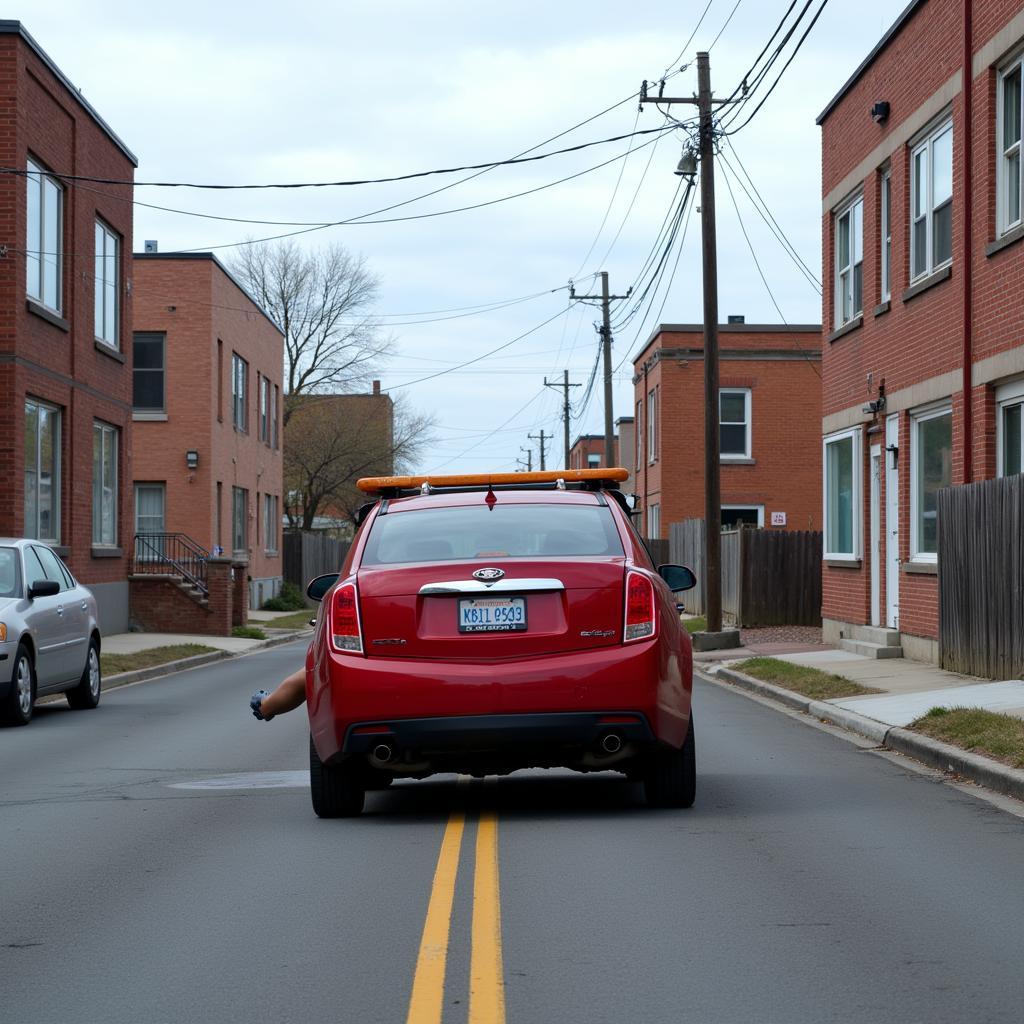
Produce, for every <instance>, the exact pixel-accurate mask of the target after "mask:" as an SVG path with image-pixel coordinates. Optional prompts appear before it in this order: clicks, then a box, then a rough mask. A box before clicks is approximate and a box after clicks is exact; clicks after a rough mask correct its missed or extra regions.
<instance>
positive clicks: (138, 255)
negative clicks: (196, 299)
mask: <svg viewBox="0 0 1024 1024" xmlns="http://www.w3.org/2000/svg"><path fill="white" fill-rule="evenodd" d="M132 259H133V260H209V261H210V262H212V263H214V264H215V265H216V266H217V267H219V268H220V272H221V273H222V274H223V275H224V276H225V277H226V278H227V279H228V280H229V281H230V282H231V283H232V284H233V285H234V286H235V287H236V288H237V289H238V290H239V291H240V292H241V293H242V294H243V295H244V296H245V297H246V298H247V299H248V300H249V301H250V302H251V303H252V304H253V305H254V306H255V307H256V309H257V310H258V311H259V312H260V313H262V314H263V316H264V317H265V318H266V320H267V322H268V323H269V324H270V325H271V326H272V327H273V328H274V330H275V331H277V333H278V334H280V335H281V337H282V338H283V337H284V331H283V330H281V327H280V325H279V324H278V323H277V322H276V321H275V320H274V318H273V317H272V316H271V315H270V314H269V313H268V312H267V311H266V310H265V309H264V308H263V307H262V306H261V305H260V304H259V303H258V302H257V301H256V300H255V299H254V298H253V297H252V296H251V295H250V294H249V289H248V288H246V287H245V285H243V284H242V282H241V281H239V280H238V278H237V277H235V275H234V274H232V273H231V271H230V270H228V268H227V267H225V266H224V264H223V263H221V261H220V260H219V259H217V257H216V255H215V254H214V253H212V252H134V253H132Z"/></svg>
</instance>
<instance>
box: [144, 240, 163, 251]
mask: <svg viewBox="0 0 1024 1024" xmlns="http://www.w3.org/2000/svg"><path fill="white" fill-rule="evenodd" d="M142 251H143V252H159V251H160V246H159V245H158V244H157V240H156V239H155V238H147V239H146V241H145V244H144V245H143V249H142Z"/></svg>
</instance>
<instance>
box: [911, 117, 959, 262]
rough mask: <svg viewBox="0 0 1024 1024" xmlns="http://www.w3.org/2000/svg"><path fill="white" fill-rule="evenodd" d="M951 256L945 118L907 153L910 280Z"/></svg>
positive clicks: (949, 132) (949, 142) (949, 131)
mask: <svg viewBox="0 0 1024 1024" xmlns="http://www.w3.org/2000/svg"><path fill="white" fill-rule="evenodd" d="M952 258H953V122H952V121H946V122H945V123H943V124H942V125H940V126H939V127H938V128H937V129H935V131H933V132H932V133H931V134H930V135H929V136H928V137H927V138H926V139H925V140H924V141H923V142H922V143H920V145H918V146H917V147H916V148H915V149H914V150H913V152H912V153H911V155H910V277H911V280H914V279H916V278H919V277H923V276H925V275H926V274H931V273H933V272H934V271H936V270H938V269H939V268H941V267H942V266H944V265H945V264H947V263H949V261H950V260H952Z"/></svg>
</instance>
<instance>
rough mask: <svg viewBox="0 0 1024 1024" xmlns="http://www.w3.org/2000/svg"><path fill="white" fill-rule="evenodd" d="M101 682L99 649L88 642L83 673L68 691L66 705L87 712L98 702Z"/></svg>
mask: <svg viewBox="0 0 1024 1024" xmlns="http://www.w3.org/2000/svg"><path fill="white" fill-rule="evenodd" d="M102 685H103V681H102V679H101V677H100V648H99V644H97V643H96V641H95V640H90V641H89V655H88V657H87V658H86V659H85V671H84V672H83V673H82V678H81V680H79V683H78V685H77V686H76V687H75V688H74V689H73V690H68V692H67V694H66V696H67V698H68V704H69V705H70V706H71V707H72V708H74V709H75V710H76V711H88V710H90V709H92V708H94V707H96V705H97V704H99V702H100V689H101V688H102Z"/></svg>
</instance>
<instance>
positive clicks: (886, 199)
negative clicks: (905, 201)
mask: <svg viewBox="0 0 1024 1024" xmlns="http://www.w3.org/2000/svg"><path fill="white" fill-rule="evenodd" d="M881 186H882V187H881V192H880V195H879V200H880V201H879V207H880V209H881V223H880V228H881V230H880V232H879V238H880V248H881V252H880V253H879V256H880V257H881V259H880V263H881V269H882V279H881V286H882V301H883V302H885V301H886V300H887V299H889V298H890V297H891V295H892V272H891V265H892V174H891V173H890V172H889V171H886V172H885V173H884V174H883V175H882V183H881Z"/></svg>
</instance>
